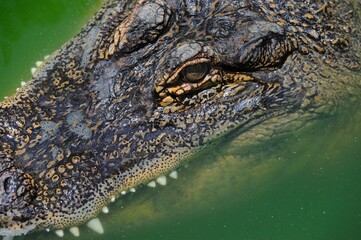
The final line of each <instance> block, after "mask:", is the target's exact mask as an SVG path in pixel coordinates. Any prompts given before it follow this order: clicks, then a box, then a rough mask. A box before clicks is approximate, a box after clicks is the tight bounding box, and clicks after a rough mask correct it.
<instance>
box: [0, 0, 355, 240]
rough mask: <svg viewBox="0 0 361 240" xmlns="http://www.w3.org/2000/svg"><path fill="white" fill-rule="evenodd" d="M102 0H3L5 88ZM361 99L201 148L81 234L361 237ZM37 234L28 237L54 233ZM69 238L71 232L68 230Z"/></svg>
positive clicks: (0, 78)
mask: <svg viewBox="0 0 361 240" xmlns="http://www.w3.org/2000/svg"><path fill="white" fill-rule="evenodd" d="M99 2H100V1H90V0H78V1H76V2H75V1H72V2H70V1H57V0H46V1H45V0H38V1H4V0H0V13H1V14H0V95H2V96H4V95H9V94H11V93H13V92H14V91H15V89H16V87H19V85H20V81H21V80H27V79H29V78H30V68H31V67H33V65H34V64H35V61H37V60H41V59H42V58H43V56H45V55H47V54H49V53H51V52H52V51H54V50H55V49H57V48H59V47H60V46H61V45H62V44H63V43H64V42H66V41H67V40H68V39H70V37H71V36H73V35H74V34H75V33H76V32H77V31H78V30H79V29H80V27H81V26H82V25H83V24H84V23H85V21H86V19H87V18H88V17H89V16H90V15H91V14H92V13H93V12H94V11H95V10H96V8H97V7H98V6H99ZM359 109H360V102H356V103H355V102H353V103H350V107H349V108H347V109H343V110H342V112H340V113H339V114H336V115H335V116H333V117H329V118H327V119H322V120H320V121H318V122H317V123H315V124H313V125H311V126H308V127H305V128H303V129H301V130H299V131H296V132H292V133H290V134H286V135H283V136H279V137H277V138H275V139H272V140H268V141H265V142H263V143H261V144H259V145H257V146H254V147H249V148H240V149H235V147H234V144H232V143H231V142H225V143H222V144H220V145H218V146H217V148H215V149H208V150H207V153H204V152H203V153H200V154H197V155H196V156H195V157H194V159H193V160H192V161H191V163H190V165H189V167H188V168H185V169H183V170H182V171H181V172H179V179H178V180H169V183H168V185H167V186H166V187H158V188H157V189H150V188H141V189H139V190H138V191H137V193H135V194H133V195H128V196H125V197H122V198H121V199H119V200H118V201H117V202H116V203H114V204H112V205H110V206H109V208H110V210H111V212H110V213H109V214H108V215H104V214H100V219H101V220H102V222H103V225H104V228H105V234H104V235H101V236H100V235H97V234H96V233H94V232H92V231H90V230H88V229H87V228H86V227H84V226H82V227H81V228H80V229H81V237H80V238H78V239H125V240H126V239H132V240H137V239H142V240H144V239H157V240H159V239H174V240H179V239H207V240H208V239H215V240H216V239H217V240H218V239H251V240H263V239H265V240H266V239H267V240H269V239H296V240H297V239H300V240H301V239H320V240H321V239H322V240H323V239H327V240H329V239H331V240H332V239H335V240H336V239H351V240H356V239H361V125H360V122H361V112H360V110H359ZM51 237H55V234H54V233H45V232H41V233H34V234H32V235H29V236H26V237H23V239H49V238H51ZM63 239H73V237H72V236H71V235H70V233H69V232H66V233H65V237H64V238H63Z"/></svg>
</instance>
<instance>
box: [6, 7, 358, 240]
mask: <svg viewBox="0 0 361 240" xmlns="http://www.w3.org/2000/svg"><path fill="white" fill-rule="evenodd" d="M276 7H278V8H279V9H277V11H278V12H277V14H276V13H275V12H273V13H272V12H270V8H273V9H274V8H275V7H274V6H273V7H270V6H269V5H267V4H265V3H263V2H262V1H231V0H229V1H218V0H214V1H174V0H169V1H164V0H154V1H143V0H142V1H110V2H109V3H108V4H107V5H105V7H104V8H103V9H102V10H100V12H99V13H98V14H97V15H96V17H94V18H93V19H92V20H91V21H90V22H89V24H88V25H87V26H86V27H85V28H84V29H83V30H82V31H81V33H80V34H79V35H78V36H76V37H75V38H74V39H72V40H71V41H70V42H69V43H68V44H66V45H65V46H64V47H63V48H62V49H61V50H60V51H58V52H57V53H55V54H54V55H53V56H52V57H51V58H50V59H49V60H48V62H47V63H46V64H45V65H44V66H43V69H42V70H41V71H40V72H39V73H38V74H37V75H36V76H35V79H34V80H33V81H32V82H30V83H29V84H28V85H27V86H26V88H25V89H23V90H22V91H20V92H19V93H18V94H17V95H15V97H14V98H9V99H8V100H6V101H5V102H3V103H2V104H1V105H0V114H1V115H0V116H1V117H2V118H1V119H0V123H3V124H4V125H6V126H8V129H6V130H4V131H5V133H1V132H0V139H1V142H2V143H4V144H2V145H1V144H0V152H1V151H5V150H6V151H8V152H10V153H11V154H9V155H6V156H3V157H1V156H0V219H1V222H0V234H3V235H16V234H21V233H26V232H27V231H29V230H31V229H32V228H34V227H36V226H37V225H39V224H41V226H42V227H51V228H62V227H69V226H71V225H72V224H79V223H81V222H84V221H85V220H87V219H89V218H90V217H92V216H94V215H95V214H97V212H99V209H100V208H101V207H102V206H103V205H104V204H105V203H106V202H108V201H109V199H110V198H111V197H112V196H114V195H116V194H118V193H119V192H120V191H122V190H127V189H129V188H130V187H133V186H136V185H137V184H140V183H142V182H146V181H149V180H150V179H152V178H154V177H157V176H159V175H160V174H164V173H167V172H169V171H171V170H172V169H174V168H176V167H177V166H179V165H180V164H182V163H183V161H184V159H185V157H186V156H188V155H189V154H191V153H193V152H194V151H196V150H197V149H199V148H201V147H203V146H205V144H207V143H208V142H209V141H210V140H213V139H216V138H217V137H219V136H220V135H222V134H226V133H229V132H230V131H233V130H235V129H240V130H241V131H247V130H249V129H251V127H252V126H254V125H257V124H260V123H262V122H263V121H264V120H267V119H270V118H273V117H277V116H278V117H279V116H283V117H287V114H288V113H289V112H295V111H300V112H302V111H304V112H305V111H308V110H309V109H313V108H316V107H319V106H322V105H324V104H325V103H326V102H327V101H328V99H327V97H328V96H331V94H329V93H327V94H326V93H324V92H323V91H322V90H323V89H324V88H327V87H328V84H329V83H328V81H329V80H328V79H329V78H330V75H332V74H334V73H337V71H336V72H332V69H330V68H329V66H328V65H325V63H324V62H326V60H329V59H333V58H335V56H341V55H340V54H341V53H340V54H339V53H337V54H336V53H335V52H336V50H335V48H341V47H340V46H329V45H330V44H329V43H327V44H326V45H324V46H319V45H317V44H318V43H319V42H322V40H325V39H327V37H328V36H329V35H330V34H329V35H327V34H326V33H324V34H323V35H322V34H319V36H318V35H317V34H318V33H317V32H316V33H315V32H314V31H312V28H313V27H315V26H317V25H311V24H305V22H304V21H305V20H304V19H303V17H304V16H305V15H306V16H308V18H309V19H308V20H307V21H309V22H310V23H314V24H316V22H317V23H318V24H320V21H319V20H317V21H316V20H314V19H313V18H312V17H310V16H309V15H307V13H308V12H307V8H305V7H302V8H300V9H297V7H298V6H295V5H292V4H291V3H289V4H287V7H286V8H287V9H283V10H281V6H278V5H276ZM284 7H285V6H284ZM317 7H321V5H320V4H317V3H314V4H313V5H312V6H311V7H310V9H308V10H309V11H311V10H312V9H314V8H315V9H316V8H317ZM311 8H312V9H311ZM292 9H294V10H295V14H294V16H293V17H294V18H295V19H296V20H298V18H299V19H301V20H302V21H301V20H298V23H297V21H296V20H295V19H287V17H288V18H289V16H288V15H287V11H286V10H292ZM317 14H318V18H320V19H323V18H324V19H326V18H327V17H328V15H325V14H323V13H322V12H318V13H317ZM282 18H286V20H285V19H282ZM291 20H292V21H291ZM346 20H347V19H346ZM321 22H322V21H321ZM294 24H296V26H293V25H294ZM292 27H293V28H292ZM339 28H340V29H341V27H339ZM294 29H295V31H293V30H294ZM320 29H321V28H320ZM318 30H319V29H318ZM304 32H308V33H309V34H308V35H307V37H305V36H303V35H304V34H303V33H304ZM338 35H339V33H334V36H338ZM322 36H323V37H322ZM317 38H319V39H318V40H317ZM321 38H323V39H321ZM340 41H341V40H340ZM306 43H309V45H308V44H306ZM335 44H336V43H335ZM341 50H343V51H346V50H347V49H346V50H345V49H341ZM327 54H328V55H327ZM332 54H335V55H332ZM338 54H339V55H338ZM323 56H324V57H323ZM350 60H353V59H351V58H350ZM325 70H329V73H328V75H326V73H325ZM335 85H336V87H339V85H340V84H339V83H337V84H335ZM325 97H326V98H325ZM269 128H271V127H269ZM9 129H10V130H11V131H12V132H11V133H12V134H13V133H16V134H13V136H11V137H9V135H10V130H9ZM7 143H9V144H7ZM64 219H66V221H65V220H64Z"/></svg>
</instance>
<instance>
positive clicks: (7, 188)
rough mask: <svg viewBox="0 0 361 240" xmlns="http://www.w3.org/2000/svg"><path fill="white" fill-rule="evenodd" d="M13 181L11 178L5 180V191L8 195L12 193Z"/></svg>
mask: <svg viewBox="0 0 361 240" xmlns="http://www.w3.org/2000/svg"><path fill="white" fill-rule="evenodd" d="M11 180H12V178H11V177H7V178H5V180H4V190H5V192H6V193H11V186H12V185H13V184H12V181H11Z"/></svg>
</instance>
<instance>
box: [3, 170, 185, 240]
mask: <svg viewBox="0 0 361 240" xmlns="http://www.w3.org/2000/svg"><path fill="white" fill-rule="evenodd" d="M169 177H171V178H173V179H177V178H178V172H177V171H173V172H171V173H170V174H169ZM157 183H158V184H159V185H161V186H165V185H167V177H166V176H160V177H158V178H157V179H155V180H153V181H150V182H149V183H148V184H146V185H147V186H148V187H151V188H155V187H156V186H157ZM129 192H131V193H135V192H136V189H135V188H130V189H129ZM125 194H127V192H126V191H122V192H121V195H125ZM115 199H116V198H115V197H112V198H111V199H110V201H111V202H115ZM102 212H103V213H109V208H108V207H107V206H105V207H103V208H102ZM86 226H87V227H89V228H90V229H91V230H93V231H95V232H96V233H99V234H103V233H104V228H103V225H102V223H101V222H100V220H99V218H94V219H92V220H90V221H89V222H88V223H87V224H86ZM47 231H50V229H47ZM69 232H70V233H71V234H72V235H73V236H75V237H79V236H80V231H79V228H78V227H72V228H70V229H69ZM55 234H56V235H58V236H59V237H64V235H65V233H64V230H61V229H59V230H55ZM6 240H8V239H6Z"/></svg>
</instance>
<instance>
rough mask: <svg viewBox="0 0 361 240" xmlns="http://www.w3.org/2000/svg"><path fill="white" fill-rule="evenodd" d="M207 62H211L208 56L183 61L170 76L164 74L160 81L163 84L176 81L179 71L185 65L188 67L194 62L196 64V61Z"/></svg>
mask: <svg viewBox="0 0 361 240" xmlns="http://www.w3.org/2000/svg"><path fill="white" fill-rule="evenodd" d="M209 62H211V60H210V59H208V58H197V59H193V60H190V61H188V62H186V63H184V64H183V65H182V66H180V67H179V68H177V69H176V70H175V71H174V72H173V74H172V75H170V76H165V77H164V78H163V81H162V83H164V84H171V83H174V82H176V81H177V80H178V77H179V74H180V72H181V71H182V70H183V69H184V68H186V67H188V66H190V65H195V64H198V63H209Z"/></svg>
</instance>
